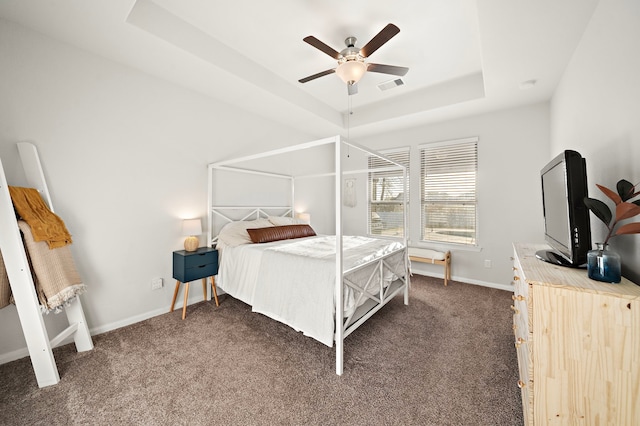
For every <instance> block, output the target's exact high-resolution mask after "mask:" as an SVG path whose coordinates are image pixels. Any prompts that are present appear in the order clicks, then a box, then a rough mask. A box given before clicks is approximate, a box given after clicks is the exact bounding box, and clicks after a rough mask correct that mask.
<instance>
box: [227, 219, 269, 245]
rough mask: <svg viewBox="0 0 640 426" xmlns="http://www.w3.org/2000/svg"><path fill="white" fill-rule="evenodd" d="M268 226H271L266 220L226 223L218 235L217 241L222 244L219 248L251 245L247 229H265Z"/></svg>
mask: <svg viewBox="0 0 640 426" xmlns="http://www.w3.org/2000/svg"><path fill="white" fill-rule="evenodd" d="M268 226H273V224H272V223H271V222H269V220H268V219H256V220H243V221H238V222H230V223H227V224H226V225H225V226H223V227H222V229H221V230H220V233H219V234H218V241H219V242H220V243H222V244H221V245H220V248H223V247H235V246H239V245H241V244H251V238H249V233H248V232H247V229H248V228H252V229H253V228H266V227H268Z"/></svg>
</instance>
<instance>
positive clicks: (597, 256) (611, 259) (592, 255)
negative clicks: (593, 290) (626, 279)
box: [587, 243, 621, 283]
mask: <svg viewBox="0 0 640 426" xmlns="http://www.w3.org/2000/svg"><path fill="white" fill-rule="evenodd" d="M587 272H588V274H589V278H591V279H592V280H597V281H603V282H605V283H619V282H620V279H621V267H620V255H619V254H618V253H616V252H615V251H613V250H611V249H610V248H609V244H603V243H596V249H595V250H590V251H589V253H587Z"/></svg>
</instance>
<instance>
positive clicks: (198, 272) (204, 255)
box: [169, 247, 220, 319]
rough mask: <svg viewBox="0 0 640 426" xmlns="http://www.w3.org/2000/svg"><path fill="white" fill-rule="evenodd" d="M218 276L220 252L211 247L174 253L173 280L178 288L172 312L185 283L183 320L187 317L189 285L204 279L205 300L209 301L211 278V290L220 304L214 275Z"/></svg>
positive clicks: (174, 294) (172, 302)
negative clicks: (208, 284)
mask: <svg viewBox="0 0 640 426" xmlns="http://www.w3.org/2000/svg"><path fill="white" fill-rule="evenodd" d="M217 274H218V250H216V249H213V248H209V247H200V248H199V249H197V250H196V251H186V250H177V251H174V252H173V278H175V279H176V280H177V282H176V288H175V290H174V291H173V300H172V301H171V310H170V311H169V312H173V307H174V306H175V304H176V298H177V297H178V290H179V289H180V284H181V283H185V284H186V286H185V289H184V305H183V306H182V319H185V317H186V316H187V299H188V297H189V283H190V282H191V281H195V280H198V279H202V291H203V293H204V300H205V301H206V300H207V277H210V278H211V290H212V292H213V297H214V299H215V301H216V306H220V305H219V304H218V292H217V291H216V281H215V278H214V275H217Z"/></svg>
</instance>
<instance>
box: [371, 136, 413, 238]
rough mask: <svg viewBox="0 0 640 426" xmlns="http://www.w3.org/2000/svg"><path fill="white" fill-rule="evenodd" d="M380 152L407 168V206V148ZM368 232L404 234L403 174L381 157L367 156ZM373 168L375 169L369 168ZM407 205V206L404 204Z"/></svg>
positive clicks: (398, 235)
mask: <svg viewBox="0 0 640 426" xmlns="http://www.w3.org/2000/svg"><path fill="white" fill-rule="evenodd" d="M381 154H382V155H384V156H385V157H387V158H388V159H389V160H392V161H395V162H396V163H398V164H401V165H403V166H405V167H406V168H407V175H406V176H407V194H406V196H407V206H408V202H409V194H408V192H409V148H400V149H395V150H391V151H383V152H381ZM368 163H369V164H368V165H369V170H370V171H369V177H368V181H369V212H368V218H369V234H372V235H373V234H375V235H386V236H393V237H400V238H403V237H404V227H403V215H404V212H403V209H404V196H405V194H404V191H405V188H404V176H403V171H402V169H400V168H398V166H397V164H393V163H391V162H389V161H387V160H385V159H383V158H380V157H377V156H373V155H372V156H370V157H369V159H368ZM371 170H374V171H371ZM407 208H408V207H407Z"/></svg>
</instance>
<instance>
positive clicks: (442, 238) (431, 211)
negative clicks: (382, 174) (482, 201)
mask: <svg viewBox="0 0 640 426" xmlns="http://www.w3.org/2000/svg"><path fill="white" fill-rule="evenodd" d="M477 171H478V138H468V139H464V140H457V141H449V142H443V143H437V144H428V145H422V146H421V147H420V172H421V173H420V175H421V185H422V194H421V195H422V196H421V204H422V205H421V224H422V226H421V228H422V240H423V241H436V242H444V243H459V244H468V245H476V243H477V229H476V224H477V204H478V202H477V194H476V178H477Z"/></svg>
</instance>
